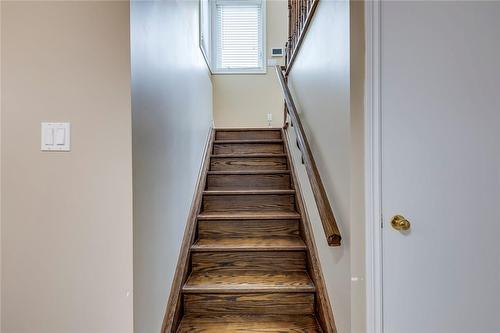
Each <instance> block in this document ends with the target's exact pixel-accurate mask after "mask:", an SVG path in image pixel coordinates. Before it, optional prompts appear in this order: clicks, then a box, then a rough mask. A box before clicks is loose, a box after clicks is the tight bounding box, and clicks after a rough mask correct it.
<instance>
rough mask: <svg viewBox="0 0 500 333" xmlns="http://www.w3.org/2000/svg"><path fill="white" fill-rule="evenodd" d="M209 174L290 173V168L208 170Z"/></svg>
mask: <svg viewBox="0 0 500 333" xmlns="http://www.w3.org/2000/svg"><path fill="white" fill-rule="evenodd" d="M208 174H209V175H274V174H278V175H282V174H290V170H226V171H208Z"/></svg>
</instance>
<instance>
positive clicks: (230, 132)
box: [215, 128, 281, 140]
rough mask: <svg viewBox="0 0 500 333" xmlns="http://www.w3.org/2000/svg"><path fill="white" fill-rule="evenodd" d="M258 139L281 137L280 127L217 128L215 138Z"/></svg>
mask: <svg viewBox="0 0 500 333" xmlns="http://www.w3.org/2000/svg"><path fill="white" fill-rule="evenodd" d="M259 139H281V129H277V128H255V129H246V130H242V129H239V128H234V129H233V128H225V129H217V130H216V131H215V140H259Z"/></svg>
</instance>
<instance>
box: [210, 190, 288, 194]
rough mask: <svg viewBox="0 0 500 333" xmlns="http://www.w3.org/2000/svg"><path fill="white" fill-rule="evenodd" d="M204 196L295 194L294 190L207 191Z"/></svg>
mask: <svg viewBox="0 0 500 333" xmlns="http://www.w3.org/2000/svg"><path fill="white" fill-rule="evenodd" d="M203 194H204V195H248V194H255V195H258V194H295V190H208V191H203Z"/></svg>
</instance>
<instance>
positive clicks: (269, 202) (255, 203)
mask: <svg viewBox="0 0 500 333" xmlns="http://www.w3.org/2000/svg"><path fill="white" fill-rule="evenodd" d="M294 210H295V195H293V194H253V195H246V194H244V195H204V196H203V203H202V212H231V211H256V212H262V211H286V212H291V211H294Z"/></svg>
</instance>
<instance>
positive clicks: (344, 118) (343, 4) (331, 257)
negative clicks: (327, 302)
mask: <svg viewBox="0 0 500 333" xmlns="http://www.w3.org/2000/svg"><path fill="white" fill-rule="evenodd" d="M354 6H355V7H353V9H354V10H352V11H353V13H356V22H357V23H358V24H359V23H361V24H362V20H363V12H362V10H363V8H362V3H361V4H355V5H354ZM360 6H361V7H360ZM353 15H354V14H353ZM350 16H351V7H350V4H349V2H348V1H320V3H319V5H318V8H317V11H316V14H315V17H314V18H313V21H312V23H311V26H310V28H309V31H308V32H307V35H306V37H305V40H304V43H303V44H302V47H301V49H300V51H299V54H298V56H297V58H296V61H295V63H294V65H293V67H292V70H291V73H290V76H289V85H290V88H291V90H292V93H293V95H294V99H295V102H296V104H297V107H298V109H299V112H301V119H302V121H303V124H304V127H305V128H306V132H307V136H308V139H309V141H310V145H311V148H312V150H313V154H314V157H315V160H316V162H317V164H318V168H319V170H320V174H321V177H322V180H323V183H324V185H325V188H326V191H327V193H328V197H329V199H330V202H331V204H332V208H333V210H334V214H335V217H336V219H337V223H338V224H339V228H340V231H341V233H342V237H343V241H342V246H341V247H339V248H332V247H328V245H327V242H326V238H325V235H324V232H323V228H322V225H321V221H320V218H319V214H318V212H317V208H316V204H315V201H314V197H313V193H312V191H311V189H310V185H309V182H308V179H307V175H306V172H305V169H304V167H303V166H302V165H301V163H300V152H299V151H298V150H297V149H296V148H295V147H294V145H292V147H293V149H292V150H293V155H294V159H295V160H296V163H295V164H296V166H298V167H299V172H298V174H299V179H300V183H301V187H302V188H303V192H304V196H305V199H306V200H305V201H306V206H307V210H308V212H309V215H310V218H311V223H312V224H313V231H314V235H315V239H316V242H317V246H318V252H319V256H320V261H321V265H322V268H323V273H324V276H325V280H326V284H327V289H328V293H329V296H330V299H331V303H332V307H333V312H334V316H335V321H336V324H337V329H338V332H339V333H362V332H364V304H363V303H364V283H363V278H364V270H363V267H364V265H363V263H364V258H363V248H362V246H363V237H364V235H363V213H362V208H363V202H362V200H363V192H362V191H363V180H362V175H363V168H362V166H360V165H358V164H356V163H359V161H360V160H362V156H363V147H362V142H363V140H362V138H363V130H362V128H363V123H362V119H363V117H362V113H363V107H362V105H363V102H362V100H363V91H362V87H363V76H364V72H363V68H362V64H363V61H364V57H363V54H364V53H363V40H359V38H362V36H363V27H361V28H359V27H357V29H356V31H357V32H356V34H355V35H353V36H351V34H350V25H351V20H350ZM360 36H361V37H360ZM351 37H352V40H351ZM351 43H352V44H355V45H356V48H355V51H353V52H356V55H355V56H353V57H352V58H351V53H350V47H351ZM353 50H354V49H353ZM351 62H352V63H351ZM354 63H355V64H356V65H359V64H361V68H355V69H356V70H357V72H356V73H355V71H354V70H353V71H352V72H351V68H352V67H354ZM354 74H355V75H354ZM353 75H354V76H353ZM351 89H352V90H353V91H354V92H355V93H353V94H352V95H351ZM353 99H354V100H353ZM351 104H352V106H351ZM289 133H290V134H291V142H294V140H295V139H294V131H293V129H290V130H289ZM353 246H356V248H354V249H353ZM351 274H352V277H353V278H354V279H352V282H351ZM351 306H352V307H353V308H354V309H355V311H354V310H353V311H352V312H351Z"/></svg>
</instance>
